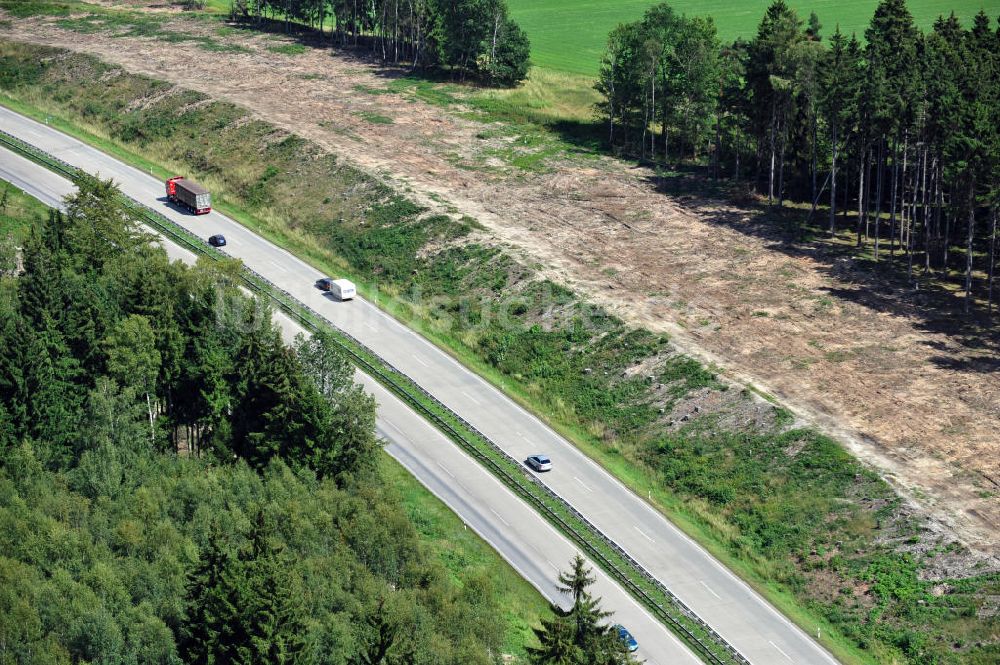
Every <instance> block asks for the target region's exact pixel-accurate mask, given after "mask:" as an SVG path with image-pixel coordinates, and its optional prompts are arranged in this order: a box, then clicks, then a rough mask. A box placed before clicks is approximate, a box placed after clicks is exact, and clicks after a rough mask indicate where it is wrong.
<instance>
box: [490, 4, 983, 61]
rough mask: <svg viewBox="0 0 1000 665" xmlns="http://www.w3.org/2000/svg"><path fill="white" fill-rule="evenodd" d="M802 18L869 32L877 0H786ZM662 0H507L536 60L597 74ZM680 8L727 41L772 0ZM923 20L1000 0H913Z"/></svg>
mask: <svg viewBox="0 0 1000 665" xmlns="http://www.w3.org/2000/svg"><path fill="white" fill-rule="evenodd" d="M786 1H787V2H788V4H789V5H790V6H792V7H794V8H795V9H796V10H798V12H799V14H800V15H801V16H802V17H803V19H805V18H808V16H809V12H810V11H814V12H816V14H817V16H819V19H820V22H821V23H822V24H823V31H822V34H823V35H824V36H829V35H830V34H832V33H833V30H834V27H835V26H836V25H837V24H838V23H839V24H840V29H841V30H842V31H843V32H846V33H847V34H850V33H851V32H857V34H858V36H859V37H860V36H862V35H863V34H864V31H865V28H866V27H867V26H868V22H869V21H870V20H871V17H872V14H873V13H874V11H875V7H876V6H877V4H878V0H786ZM658 2H659V0H507V4H508V5H509V6H510V9H511V13H512V14H513V16H514V18H515V19H517V21H518V22H519V23H520V24H521V27H523V28H524V29H525V31H526V32H527V33H528V37H529V38H530V39H531V58H532V62H533V63H534V64H535V65H537V66H539V67H546V68H550V69H556V70H560V71H565V72H573V73H576V74H588V75H593V74H596V73H597V67H598V63H599V62H600V59H601V54H602V53H603V51H604V44H605V41H606V39H607V36H608V32H610V31H611V29H612V28H614V27H615V26H616V25H618V24H619V23H627V22H629V21H634V20H635V19H637V18H639V17H640V16H642V13H643V12H644V11H645V10H646V8H647V7H651V6H653V5H655V4H657V3H658ZM668 4H670V5H671V6H672V7H673V8H674V9H675V10H676V11H678V12H680V13H683V14H687V15H689V16H711V17H712V18H714V19H715V23H716V25H717V26H718V29H719V36H720V37H721V38H722V39H723V41H731V40H733V39H735V38H737V37H744V38H747V39H749V38H750V37H752V36H753V34H754V33H755V32H756V30H757V24H758V23H759V22H760V18H761V16H763V15H764V11H765V10H766V9H767V7H768V5H770V4H771V0H673V1H672V2H669V3H668ZM908 4H909V7H910V11H911V12H912V13H913V16H914V18H915V19H916V21H917V23H918V25H920V26H921V27H923V28H929V27H930V26H931V25H932V24H933V23H934V19H935V18H937V17H938V16H939V15H941V14H947V13H949V12H951V11H954V12H955V14H956V15H957V16H958V17H959V18H960V19H962V21H963V22H966V23H967V22H968V21H969V20H970V19H971V18H972V16H974V15H975V14H976V12H978V11H979V10H980V9H985V10H986V13H987V14H989V15H990V16H991V17H992V18H994V19H996V17H997V16H1000V0H910V2H909V3H908Z"/></svg>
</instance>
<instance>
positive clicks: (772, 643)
mask: <svg viewBox="0 0 1000 665" xmlns="http://www.w3.org/2000/svg"><path fill="white" fill-rule="evenodd" d="M767 643H768V644H770V645H771V646H772V647H774V648H775V649H777V650H778V653H780V654H781V655H782V656H784V657H785V658H787V659H788V661H789V662H791V663H794V662H795V661H794V660H792V657H791V656H789V655H788V654H787V653H785V652H784V651H782V650H781V648H779V647H778V645H777V644H775V643H774V642H772V641H771V640H768V641H767Z"/></svg>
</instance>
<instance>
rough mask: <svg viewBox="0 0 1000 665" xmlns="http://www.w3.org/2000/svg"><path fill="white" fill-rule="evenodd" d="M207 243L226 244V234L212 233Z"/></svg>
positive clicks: (216, 245) (217, 245)
mask: <svg viewBox="0 0 1000 665" xmlns="http://www.w3.org/2000/svg"><path fill="white" fill-rule="evenodd" d="M208 244H209V245H211V246H212V247H225V246H226V236H224V235H222V234H219V235H214V236H212V237H211V238H209V239H208Z"/></svg>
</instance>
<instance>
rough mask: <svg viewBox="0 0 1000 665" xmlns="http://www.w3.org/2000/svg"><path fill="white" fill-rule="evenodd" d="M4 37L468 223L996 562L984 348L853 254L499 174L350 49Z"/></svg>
mask: <svg viewBox="0 0 1000 665" xmlns="http://www.w3.org/2000/svg"><path fill="white" fill-rule="evenodd" d="M196 27H197V26H192V25H184V26H182V28H183V30H184V31H185V32H188V33H194V32H195V31H196V30H195V28H196ZM202 29H203V30H205V31H206V33H205V34H213V33H212V28H211V26H209V25H203V27H202ZM4 32H6V34H8V35H9V36H12V37H14V38H16V39H21V40H25V41H31V42H35V43H40V44H47V45H52V46H59V47H62V48H67V49H72V50H76V51H81V52H85V53H90V54H93V55H96V56H99V57H101V58H102V59H104V60H106V61H109V62H112V63H115V64H118V65H121V66H123V67H125V68H126V69H128V70H129V71H133V72H138V73H143V74H148V75H150V76H153V77H156V78H159V79H164V80H168V81H171V82H174V83H177V84H179V85H182V86H184V87H188V88H191V89H194V90H197V91H200V92H203V93H206V94H209V95H212V96H214V97H217V98H220V99H225V100H228V101H231V102H233V103H236V104H239V105H241V106H244V107H246V108H247V109H250V110H251V111H252V112H253V113H255V114H257V115H259V116H260V117H262V118H264V119H266V120H267V121H268V122H271V123H274V124H276V125H278V126H280V127H282V128H283V129H286V130H287V131H289V132H294V133H296V134H299V135H300V136H302V137H304V138H306V139H309V140H311V141H314V142H316V143H317V144H319V145H320V146H322V147H324V148H325V149H327V150H329V151H331V152H333V153H335V154H337V155H339V156H340V157H341V158H344V159H347V160H349V161H350V162H352V163H354V164H355V165H357V166H359V167H361V168H363V169H364V170H366V171H368V172H370V173H373V174H379V175H381V176H382V177H384V178H385V179H386V180H388V181H390V182H391V183H392V184H393V185H394V186H396V187H400V188H404V189H409V190H412V191H409V192H408V195H410V196H412V197H413V198H415V199H416V200H418V201H419V202H421V203H422V204H424V205H427V206H428V207H430V208H431V209H434V210H441V211H448V212H452V213H458V214H464V215H469V216H471V217H473V218H475V219H476V220H478V221H479V222H481V223H482V224H484V225H485V226H486V227H487V228H488V230H489V233H490V234H492V238H493V241H494V242H497V243H503V244H506V245H512V246H515V247H517V248H519V250H520V252H521V253H522V254H523V255H524V256H525V257H527V258H528V259H529V261H530V262H531V263H532V264H539V265H540V266H541V270H542V271H543V272H544V273H545V274H546V275H547V276H549V277H551V278H552V279H554V280H556V281H559V282H562V283H565V284H567V285H568V286H570V287H572V288H574V289H577V290H578V291H580V292H582V293H584V294H586V295H587V296H589V297H590V298H591V299H593V300H594V301H595V302H599V303H601V304H603V305H605V306H606V307H608V308H609V309H610V310H611V311H613V312H614V313H615V314H617V315H618V316H620V317H622V318H623V319H625V320H627V321H629V322H632V323H634V324H636V325H641V326H644V327H646V328H648V329H650V330H654V331H666V332H669V333H670V334H671V335H672V339H673V341H674V342H675V343H676V344H677V345H678V346H679V347H680V348H681V349H682V350H683V351H685V352H686V353H690V354H691V355H693V356H695V357H698V358H700V359H702V360H705V361H707V362H711V363H714V364H716V365H717V366H718V367H719V368H721V371H722V373H723V375H724V376H726V377H728V378H729V379H730V380H733V381H736V382H740V383H747V384H751V385H753V386H755V387H756V388H758V389H759V390H762V391H765V392H767V393H770V394H772V395H774V396H776V397H777V398H778V399H780V400H781V402H782V403H784V404H785V405H787V406H788V407H789V408H790V409H791V410H792V411H793V412H795V413H796V414H797V415H798V416H799V417H801V418H804V419H806V420H808V421H809V422H811V423H812V424H814V425H816V426H817V427H818V428H820V429H822V430H824V431H826V432H828V433H830V434H832V435H834V436H836V437H837V438H838V439H840V440H841V441H843V442H844V443H845V445H847V446H848V447H849V448H850V449H851V450H852V451H853V452H854V453H855V454H856V455H857V456H858V457H860V458H861V459H864V460H866V461H868V462H870V463H871V464H873V465H875V466H876V467H878V468H880V469H881V470H882V471H883V473H884V474H885V476H886V477H887V479H889V480H890V481H891V482H892V483H893V484H894V485H895V486H896V487H897V488H899V489H900V490H901V491H902V492H903V493H904V494H905V495H906V496H908V497H909V498H911V499H912V500H913V501H914V502H916V503H917V504H919V505H920V507H921V508H922V510H925V511H927V512H928V514H929V515H930V516H932V517H934V518H935V519H936V520H937V521H939V522H940V523H942V524H943V525H945V526H947V527H948V529H949V530H952V531H953V532H954V533H956V534H957V535H958V537H959V538H960V539H961V540H962V541H963V542H965V543H966V544H968V545H970V546H971V547H973V548H976V549H978V550H979V551H980V552H983V553H987V554H992V555H993V556H997V555H998V554H1000V498H998V497H1000V371H998V370H997V369H996V367H997V366H996V364H995V363H996V361H997V358H996V354H995V351H991V350H990V349H989V348H987V349H978V350H977V349H975V348H970V347H968V346H965V345H964V344H963V340H962V338H961V337H960V336H959V335H957V334H955V331H954V330H951V329H949V328H948V326H946V325H939V324H940V323H941V322H940V321H935V320H934V318H933V317H928V315H927V313H926V312H924V311H921V310H920V309H919V308H918V307H917V306H910V305H907V304H906V303H907V302H908V301H904V300H901V299H899V298H893V297H891V295H887V294H885V293H881V292H876V291H875V290H873V288H872V287H871V286H870V284H869V282H868V281H867V280H866V279H865V275H864V274H863V271H861V270H860V269H859V268H858V266H855V265H854V264H853V262H852V261H851V259H846V258H845V259H834V258H832V257H829V256H825V255H823V254H821V253H817V252H811V251H804V250H803V249H802V248H799V247H792V246H788V245H787V244H785V243H784V242H782V241H780V240H777V239H775V238H773V237H769V236H768V235H767V234H766V233H761V232H760V229H759V225H758V224H756V223H755V219H754V216H755V214H754V213H752V212H751V211H748V210H742V209H739V208H735V207H733V206H731V205H727V204H722V203H718V202H701V201H685V202H684V203H681V202H680V201H679V200H677V199H674V198H671V197H670V196H667V195H664V194H663V193H662V192H659V191H657V180H656V177H655V174H654V173H652V172H651V171H650V170H648V169H644V168H634V167H632V166H630V165H628V164H626V163H623V162H619V161H616V160H613V159H610V158H598V159H593V158H587V159H584V158H572V157H569V156H560V157H556V158H555V159H556V160H557V163H553V162H551V161H550V162H549V165H550V166H552V167H553V168H544V169H539V170H524V169H517V168H512V167H511V166H510V160H505V159H503V158H502V157H497V155H499V154H502V152H503V151H504V150H508V151H509V150H510V149H511V144H512V141H511V138H510V136H509V135H505V134H504V132H503V131H496V132H492V131H487V130H490V129H491V128H493V125H485V124H483V123H482V122H477V121H475V120H474V119H470V118H469V117H467V116H465V115H463V114H462V113H459V112H456V111H455V109H454V107H451V108H448V109H446V108H442V107H440V106H435V105H432V104H428V103H424V102H422V101H419V100H417V99H415V98H414V96H413V95H407V94H398V93H395V92H391V91H390V90H389V89H388V88H387V85H388V84H389V83H390V82H391V81H392V80H393V79H394V78H395V77H397V76H398V75H399V73H398V72H395V71H391V70H386V69H384V68H382V67H380V66H378V65H376V64H372V63H369V62H366V61H364V60H363V59H359V58H357V57H354V56H352V55H350V54H347V55H345V54H338V53H336V52H333V53H331V51H329V50H308V51H306V52H305V53H302V54H298V55H284V54H281V53H277V52H274V51H273V50H269V49H268V47H269V46H272V47H273V46H274V45H275V43H276V41H275V38H274V37H271V36H255V35H236V36H227V37H226V41H227V42H233V43H237V44H239V45H240V46H242V47H244V48H245V49H247V52H206V51H205V50H203V49H199V48H198V47H197V45H195V44H191V43H165V42H163V41H157V40H155V39H147V38H141V37H121V38H113V39H112V38H109V37H108V35H107V34H101V33H95V34H80V33H77V32H70V31H67V30H64V29H61V28H59V27H58V26H57V25H56V22H55V21H53V20H47V19H34V20H28V21H18V22H16V23H15V24H13V25H12V26H11V27H10V28H8V29H6V30H5V31H4ZM513 143H516V141H515V142H513ZM994 349H995V347H994ZM991 367H992V368H993V369H992V370H991ZM680 415H682V414H665V418H673V417H679V416H680Z"/></svg>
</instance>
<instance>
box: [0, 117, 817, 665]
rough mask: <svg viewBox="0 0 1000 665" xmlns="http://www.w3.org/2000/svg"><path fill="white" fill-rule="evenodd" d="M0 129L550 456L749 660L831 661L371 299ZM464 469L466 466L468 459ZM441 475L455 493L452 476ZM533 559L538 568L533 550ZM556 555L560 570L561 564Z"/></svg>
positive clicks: (137, 178)
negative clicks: (320, 285)
mask: <svg viewBox="0 0 1000 665" xmlns="http://www.w3.org/2000/svg"><path fill="white" fill-rule="evenodd" d="M0 129H3V130H4V131H7V132H8V133H10V134H13V135H15V136H17V137H18V138H20V139H21V140H23V141H26V142H28V143H31V144H33V145H35V146H37V147H39V148H41V149H43V150H45V151H47V152H49V153H50V154H53V155H55V156H56V157H59V158H61V159H62V160H64V161H66V162H68V163H70V164H73V165H74V166H77V167H80V168H82V169H84V170H86V171H88V172H90V173H94V174H98V175H100V176H102V177H105V178H108V177H110V178H113V179H114V180H115V182H117V183H118V185H119V186H120V188H121V189H122V191H123V192H124V193H125V194H127V195H128V196H131V197H132V198H134V199H136V200H138V201H140V202H143V203H145V204H146V205H148V206H150V207H152V208H154V209H157V210H159V211H160V212H162V213H163V214H164V215H166V216H167V217H169V218H170V219H172V220H174V221H176V222H177V223H179V224H181V225H182V226H184V227H185V228H187V229H189V230H191V231H192V232H194V233H195V234H197V235H199V236H202V237H204V238H207V237H208V236H210V235H213V234H217V233H222V234H224V235H225V236H226V239H227V240H228V245H227V247H225V248H224V249H225V251H226V252H228V253H230V254H231V255H232V256H235V257H237V258H240V259H241V260H243V262H244V263H245V264H246V265H247V266H249V267H250V268H252V269H254V270H256V271H257V272H258V273H260V274H262V275H264V276H265V277H267V278H268V279H269V280H270V281H271V282H273V283H274V284H276V285H277V286H279V287H281V288H283V289H285V290H286V291H288V292H289V293H291V294H292V295H293V296H294V297H296V298H297V299H299V300H300V301H301V302H303V303H305V304H307V305H309V306H310V307H312V308H313V309H314V310H316V311H317V312H319V313H320V314H321V315H322V316H324V317H326V318H327V319H328V320H329V321H331V322H332V323H334V324H335V325H337V326H338V327H340V328H341V329H343V330H345V331H346V332H349V333H350V334H352V335H354V336H355V337H357V338H358V339H360V340H362V341H363V342H364V343H365V344H366V345H368V346H369V347H370V348H371V349H372V350H373V351H375V352H376V353H378V354H379V355H380V356H381V357H382V358H384V359H385V360H387V361H388V362H390V363H392V364H393V365H395V366H396V367H397V368H399V369H400V370H402V371H404V372H406V373H407V374H409V375H410V376H411V377H413V378H414V380H416V381H417V382H418V383H419V384H420V385H421V386H423V387H424V388H425V389H426V390H428V391H429V392H430V393H432V394H433V395H434V396H435V397H437V398H438V399H439V400H441V401H442V402H443V403H445V404H446V405H448V406H449V407H450V408H451V409H453V410H454V411H456V412H457V413H459V414H461V415H462V416H463V417H464V418H466V419H467V420H468V421H469V422H471V423H472V424H473V425H475V426H476V427H477V428H478V429H479V430H480V431H482V432H483V433H484V434H486V435H487V436H488V437H490V438H491V439H492V440H493V441H494V442H495V443H497V444H498V445H499V446H501V447H502V448H503V449H504V450H506V451H507V452H508V453H509V454H510V455H512V456H513V457H515V458H517V459H524V458H525V457H527V456H528V455H530V454H532V453H545V454H547V455H549V456H550V457H551V458H552V461H553V470H552V471H551V472H549V473H546V474H544V475H543V476H542V477H541V479H542V480H543V482H545V483H546V484H547V485H548V486H549V487H550V488H552V489H553V490H554V491H555V492H556V493H557V494H559V495H560V496H562V497H563V498H565V499H566V500H567V501H569V502H570V503H571V504H572V505H573V506H574V507H575V508H576V509H577V510H579V511H580V512H581V513H583V514H584V515H586V516H587V518H588V519H589V520H590V521H591V522H593V523H594V524H596V525H597V526H598V527H599V528H600V529H601V530H602V531H603V532H604V533H605V534H606V535H608V536H609V537H610V538H612V539H613V540H615V541H616V542H617V543H619V544H620V545H621V546H622V547H624V548H625V549H626V550H627V551H628V552H629V554H631V555H632V557H634V558H635V559H636V560H637V561H639V562H640V563H641V564H642V565H643V566H644V567H645V568H646V569H647V570H649V571H650V572H651V573H652V574H653V575H655V576H656V577H657V578H658V579H659V580H660V581H661V582H663V583H664V584H665V585H666V586H667V587H668V588H669V589H670V590H671V591H673V593H675V594H676V595H677V596H678V597H679V598H681V599H682V600H683V601H684V602H685V603H686V604H687V605H688V606H689V607H691V608H692V609H693V610H694V611H695V612H697V613H698V615H699V616H700V617H701V618H702V619H704V620H705V621H706V622H708V623H709V624H710V625H711V626H712V627H713V628H715V630H716V631H718V632H719V633H720V634H721V635H722V636H723V637H725V638H726V639H727V640H728V641H729V642H730V643H731V644H732V645H734V646H735V647H736V648H737V649H738V650H739V651H740V652H741V653H742V654H743V655H744V656H745V657H747V658H748V659H749V660H750V661H751V662H753V663H760V664H761V665H765V664H770V663H834V662H836V661H835V660H834V659H833V658H832V657H831V656H830V655H829V653H828V652H826V651H825V650H824V649H823V648H822V647H820V646H819V645H818V644H817V643H816V642H815V641H814V640H813V639H811V637H810V636H809V635H807V634H806V633H805V632H804V631H802V630H801V629H799V628H798V627H796V626H794V625H793V624H791V623H790V622H789V621H788V620H787V619H786V618H785V617H784V616H783V615H781V614H780V613H779V612H778V611H777V610H776V609H774V608H773V607H772V606H771V605H770V604H769V603H767V602H766V601H765V600H764V599H763V598H761V597H760V596H759V595H758V594H757V593H756V592H754V591H753V590H752V589H750V587H749V586H747V585H746V584H745V583H744V582H742V581H741V580H739V579H738V578H737V577H736V576H735V575H733V574H732V573H731V572H730V571H729V570H727V569H726V568H725V567H724V566H722V565H721V564H720V563H719V562H718V561H716V560H715V559H714V558H713V557H712V556H711V555H710V554H708V553H707V552H706V551H705V550H704V549H702V548H701V547H700V546H698V545H697V544H696V543H694V542H693V541H692V540H691V539H690V538H688V537H687V536H686V535H685V534H683V533H682V532H681V531H680V530H679V529H677V528H676V527H675V526H674V525H673V524H671V523H670V522H669V521H668V520H667V519H666V518H664V517H663V515H661V514H660V513H659V512H657V511H656V510H655V509H653V508H652V507H651V506H649V505H648V504H647V503H646V502H645V501H644V500H643V499H642V498H641V497H639V496H636V495H635V494H634V493H632V492H631V491H630V490H628V489H627V488H626V487H624V486H623V485H622V484H621V483H620V482H618V481H617V480H615V479H614V478H613V477H612V476H611V475H610V474H609V473H607V472H606V471H605V470H604V469H602V468H601V467H600V466H598V465H597V464H596V463H594V462H593V461H592V460H591V459H590V458H588V457H586V456H585V455H583V454H582V453H581V452H580V451H579V450H577V449H576V448H575V447H574V446H573V445H572V444H570V443H569V442H568V441H566V440H565V439H563V438H562V437H561V436H559V435H558V434H557V433H555V432H554V431H553V430H551V429H550V428H549V427H547V426H546V425H545V424H544V423H542V422H541V421H540V420H538V419H537V418H535V417H534V416H533V415H531V414H530V413H528V412H527V411H525V410H524V409H522V408H521V407H520V406H519V405H517V404H516V403H515V402H513V401H512V400H511V399H509V398H508V397H506V396H505V395H503V394H502V393H501V392H500V391H499V390H497V389H496V388H494V387H493V386H492V385H490V384H489V383H488V382H486V381H485V380H484V379H482V378H480V377H478V376H477V375H475V374H474V373H472V372H471V371H469V370H468V369H466V368H465V367H463V366H462V365H460V364H459V363H458V362H457V361H455V360H454V359H453V358H451V356H449V355H448V354H446V353H445V352H443V351H441V350H440V349H438V348H437V347H435V346H434V345H433V344H431V343H430V342H428V341H427V340H425V339H424V338H422V337H420V336H419V335H417V334H416V333H414V332H413V331H411V330H410V329H408V328H407V327H406V326H405V325H403V324H401V323H399V322H398V321H396V320H395V319H393V318H392V317H390V316H388V315H387V314H385V313H383V312H382V311H381V310H379V309H378V307H377V306H376V305H375V304H373V303H369V302H367V301H365V300H363V299H360V298H359V299H356V300H354V301H351V302H345V303H341V302H336V301H334V300H333V299H332V298H330V297H328V296H326V295H324V294H323V293H321V292H320V291H318V290H317V289H315V288H314V286H313V285H314V282H315V281H316V280H317V279H318V278H319V277H321V276H323V275H321V274H320V273H319V272H318V271H317V270H316V269H315V268H312V267H311V266H309V265H308V264H306V263H304V262H303V261H301V260H300V259H298V258H297V257H295V256H293V255H292V254H290V253H289V252H287V251H286V250H284V249H281V248H279V247H276V246H275V245H273V244H271V243H269V242H268V241H266V240H264V239H263V238H261V237H260V236H259V235H257V234H256V233H254V232H253V230H252V229H248V228H246V227H243V226H241V225H239V224H238V223H236V222H234V221H232V220H230V219H228V218H226V217H224V216H223V215H220V214H218V213H215V212H213V213H211V214H208V215H203V216H194V215H191V214H188V213H186V212H183V211H181V210H179V209H176V208H174V207H172V206H171V205H170V204H168V203H167V202H166V201H165V199H164V188H163V183H162V182H160V181H159V180H158V179H156V178H152V177H151V176H149V175H148V174H146V173H143V172H142V171H139V170H137V169H134V168H132V167H129V166H127V165H124V164H122V163H121V162H119V161H117V160H115V159H114V158H112V157H110V156H108V155H106V154H104V153H102V152H100V151H98V150H96V149H94V148H91V147H89V146H87V145H86V144H83V143H81V142H80V141H77V140H76V139H73V138H71V137H69V136H66V135H65V134H62V133H60V132H58V131H55V130H53V129H52V128H50V127H47V126H45V125H42V124H39V123H37V122H34V121H31V120H29V119H27V118H24V117H23V116H20V115H18V114H16V113H13V112H11V111H9V110H7V109H4V108H2V107H0ZM332 276H333V277H340V276H341V275H332ZM401 431H402V432H407V433H409V432H410V430H408V429H402V430H401ZM453 450H454V448H444V447H442V448H441V449H440V451H439V452H438V453H437V455H436V456H435V457H434V458H433V462H432V464H433V466H439V465H438V462H440V463H441V464H444V465H448V463H449V461H450V460H452V459H460V458H455V457H453ZM404 464H405V461H404ZM462 464H463V465H465V466H468V465H472V463H471V462H470V461H468V460H463V462H462ZM412 470H414V469H411V471H412ZM448 471H449V472H451V473H454V468H452V467H451V466H448ZM441 480H442V484H443V485H448V486H451V489H452V490H454V487H455V483H453V482H451V481H452V479H451V478H450V477H448V476H444V477H442V478H441ZM428 486H430V485H428ZM470 487H471V486H470ZM432 489H433V488H432ZM487 505H489V504H487ZM494 507H495V506H494ZM498 512H499V511H498ZM520 519H521V518H520V517H518V518H516V519H514V520H511V519H509V518H507V517H505V522H503V523H502V524H507V525H508V526H504V527H503V529H502V530H503V531H504V532H505V533H506V532H507V530H508V529H512V528H513V527H512V526H510V525H513V524H515V523H516V522H518V521H519V520H520ZM491 542H492V541H491ZM532 558H533V559H534V561H535V564H536V566H537V565H538V564H537V562H538V560H539V557H537V556H534V557H532ZM554 561H555V562H556V563H558V564H559V565H563V564H561V563H560V562H559V560H558V559H555V560H554ZM543 563H544V562H543ZM539 567H540V568H544V566H539ZM522 572H523V571H522ZM529 579H530V578H529ZM633 632H634V633H635V634H636V637H637V639H638V640H639V641H640V642H643V641H644V638H643V637H642V636H641V635H640V634H639V631H638V630H635V631H633ZM660 653H662V654H663V655H664V657H666V658H668V660H666V661H664V662H679V661H677V660H674V657H672V656H670V655H668V653H667V652H666V651H664V652H657V656H658V655H659V654H660ZM651 655H652V654H649V653H648V651H647V652H646V657H647V659H649V660H650V662H653V659H652V657H651Z"/></svg>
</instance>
